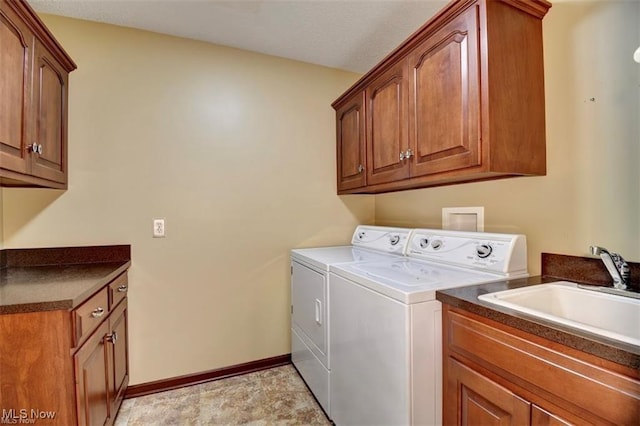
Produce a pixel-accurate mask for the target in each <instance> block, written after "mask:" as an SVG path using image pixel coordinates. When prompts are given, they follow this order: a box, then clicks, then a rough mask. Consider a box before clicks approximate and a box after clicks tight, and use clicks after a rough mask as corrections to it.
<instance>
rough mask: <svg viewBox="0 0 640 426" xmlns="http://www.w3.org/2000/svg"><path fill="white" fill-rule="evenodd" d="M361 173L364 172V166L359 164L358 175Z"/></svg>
mask: <svg viewBox="0 0 640 426" xmlns="http://www.w3.org/2000/svg"><path fill="white" fill-rule="evenodd" d="M362 172H364V166H363V165H362V164H360V165H359V166H358V173H362Z"/></svg>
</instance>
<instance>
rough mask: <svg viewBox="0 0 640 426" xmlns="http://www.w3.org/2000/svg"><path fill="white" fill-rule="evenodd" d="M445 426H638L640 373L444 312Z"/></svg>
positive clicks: (463, 313)
mask: <svg viewBox="0 0 640 426" xmlns="http://www.w3.org/2000/svg"><path fill="white" fill-rule="evenodd" d="M443 315H444V317H443V339H444V342H443V351H444V354H443V355H444V356H443V359H444V365H443V374H444V376H443V423H444V424H445V425H472V424H475V425H478V424H483V425H491V424H500V425H536V426H543V425H554V426H557V425H571V424H573V425H589V424H592V425H600V424H612V425H614V424H615V425H635V424H637V422H638V419H640V372H638V371H637V370H634V369H631V368H628V367H625V366H622V365H619V364H615V363H612V362H610V361H607V360H603V359H600V358H597V357H595V356H593V355H590V354H586V353H584V352H580V351H577V350H575V349H572V348H569V347H565V346H563V345H560V344H558V343H555V342H551V341H548V340H546V339H543V338H540V337H538V336H535V335H531V334H528V333H525V332H523V331H521V330H517V329H513V328H511V327H508V326H506V325H504V324H500V323H497V322H495V321H492V320H489V319H486V318H483V317H480V316H477V315H474V314H471V313H468V312H466V311H463V310H460V309H457V308H452V307H450V306H448V305H444V306H443Z"/></svg>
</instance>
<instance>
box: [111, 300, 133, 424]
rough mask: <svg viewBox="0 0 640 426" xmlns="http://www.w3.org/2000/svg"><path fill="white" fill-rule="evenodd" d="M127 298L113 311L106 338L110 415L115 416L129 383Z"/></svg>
mask: <svg viewBox="0 0 640 426" xmlns="http://www.w3.org/2000/svg"><path fill="white" fill-rule="evenodd" d="M127 319H128V310H127V300H126V299H125V300H123V301H122V302H121V303H120V304H119V305H118V307H117V308H116V309H115V310H114V311H113V313H112V314H111V317H110V319H109V321H110V322H111V331H110V333H109V338H108V339H107V348H108V349H109V366H110V368H109V393H110V399H111V417H112V418H115V416H116V413H117V412H118V408H120V404H121V403H122V399H123V397H124V391H125V390H126V388H127V384H128V383H129V356H128V354H129V336H128V333H127Z"/></svg>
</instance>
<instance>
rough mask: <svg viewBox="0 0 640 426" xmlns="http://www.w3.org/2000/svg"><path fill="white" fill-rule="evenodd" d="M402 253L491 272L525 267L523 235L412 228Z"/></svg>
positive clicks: (524, 241)
mask: <svg viewBox="0 0 640 426" xmlns="http://www.w3.org/2000/svg"><path fill="white" fill-rule="evenodd" d="M405 253H406V254H407V256H409V257H415V258H419V259H423V260H432V261H437V262H442V263H447V264H450V265H454V266H460V267H467V268H475V269H481V270H486V271H491V272H500V273H509V272H518V271H519V272H520V273H522V271H524V273H526V270H527V263H526V257H527V252H526V238H525V236H524V235H515V234H490V233H482V232H459V231H444V230H436V229H414V230H413V231H412V232H411V235H410V236H409V242H408V244H407V250H406V252H405Z"/></svg>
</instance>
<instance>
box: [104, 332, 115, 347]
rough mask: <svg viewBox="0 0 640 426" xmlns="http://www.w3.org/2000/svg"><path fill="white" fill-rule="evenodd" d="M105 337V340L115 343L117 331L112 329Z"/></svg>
mask: <svg viewBox="0 0 640 426" xmlns="http://www.w3.org/2000/svg"><path fill="white" fill-rule="evenodd" d="M106 339H107V342H110V343H113V344H114V345H115V344H116V341H117V340H118V333H116V332H115V331H114V332H113V333H111V334H107V336H106Z"/></svg>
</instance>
